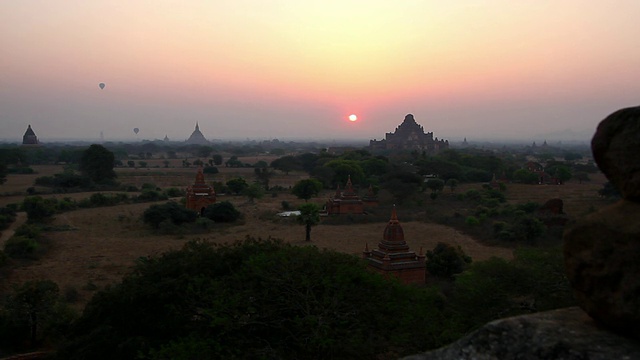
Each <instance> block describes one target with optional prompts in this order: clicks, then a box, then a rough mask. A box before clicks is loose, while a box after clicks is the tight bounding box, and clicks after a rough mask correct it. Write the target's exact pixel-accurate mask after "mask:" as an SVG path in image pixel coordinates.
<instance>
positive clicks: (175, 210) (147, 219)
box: [142, 201, 198, 229]
mask: <svg viewBox="0 0 640 360" xmlns="http://www.w3.org/2000/svg"><path fill="white" fill-rule="evenodd" d="M142 217H143V222H144V223H145V224H148V225H151V226H152V227H154V228H156V229H158V228H160V224H161V223H162V222H164V221H168V222H169V223H171V224H173V225H181V224H183V223H189V222H194V221H196V218H197V217H198V213H196V212H195V211H193V210H190V209H187V208H184V207H182V206H181V205H180V204H178V203H176V202H175V201H169V202H168V203H166V204H162V205H152V206H151V207H149V208H148V209H147V210H145V211H144V214H143V215H142Z"/></svg>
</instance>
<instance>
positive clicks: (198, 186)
mask: <svg viewBox="0 0 640 360" xmlns="http://www.w3.org/2000/svg"><path fill="white" fill-rule="evenodd" d="M215 202H216V192H215V191H214V189H213V186H210V185H207V184H206V183H205V182H204V173H203V172H202V166H200V167H198V173H197V174H196V182H195V183H194V184H193V185H189V186H188V187H187V204H186V207H187V209H191V210H193V211H197V212H198V213H200V215H202V213H203V212H204V209H205V208H206V207H207V206H209V205H211V204H215Z"/></svg>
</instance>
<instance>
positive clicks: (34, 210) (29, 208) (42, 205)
mask: <svg viewBox="0 0 640 360" xmlns="http://www.w3.org/2000/svg"><path fill="white" fill-rule="evenodd" d="M22 208H23V209H24V211H25V212H26V213H27V219H28V220H29V222H45V221H47V220H49V219H51V217H52V216H53V214H55V213H56V204H55V199H53V200H52V199H43V198H42V197H41V196H31V197H26V198H25V199H24V200H23V201H22Z"/></svg>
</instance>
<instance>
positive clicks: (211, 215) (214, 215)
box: [203, 201, 241, 222]
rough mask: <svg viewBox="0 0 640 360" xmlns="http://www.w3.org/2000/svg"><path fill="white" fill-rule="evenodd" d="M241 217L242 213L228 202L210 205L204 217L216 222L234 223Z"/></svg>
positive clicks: (205, 210)
mask: <svg viewBox="0 0 640 360" xmlns="http://www.w3.org/2000/svg"><path fill="white" fill-rule="evenodd" d="M240 215H241V214H240V212H239V211H238V210H236V208H235V207H234V206H233V204H232V203H230V202H228V201H222V202H219V203H215V204H213V205H209V206H207V208H206V209H204V213H203V216H204V217H206V218H208V219H211V220H213V221H215V222H234V221H236V220H238V219H239V218H240Z"/></svg>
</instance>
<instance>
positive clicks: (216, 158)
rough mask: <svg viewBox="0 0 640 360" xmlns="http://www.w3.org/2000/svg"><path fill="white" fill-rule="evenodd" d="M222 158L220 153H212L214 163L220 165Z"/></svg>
mask: <svg viewBox="0 0 640 360" xmlns="http://www.w3.org/2000/svg"><path fill="white" fill-rule="evenodd" d="M222 160H223V159H222V155H220V154H214V155H213V163H214V164H215V165H222Z"/></svg>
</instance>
